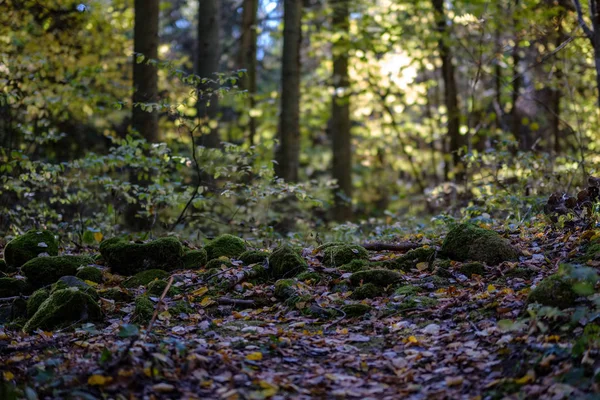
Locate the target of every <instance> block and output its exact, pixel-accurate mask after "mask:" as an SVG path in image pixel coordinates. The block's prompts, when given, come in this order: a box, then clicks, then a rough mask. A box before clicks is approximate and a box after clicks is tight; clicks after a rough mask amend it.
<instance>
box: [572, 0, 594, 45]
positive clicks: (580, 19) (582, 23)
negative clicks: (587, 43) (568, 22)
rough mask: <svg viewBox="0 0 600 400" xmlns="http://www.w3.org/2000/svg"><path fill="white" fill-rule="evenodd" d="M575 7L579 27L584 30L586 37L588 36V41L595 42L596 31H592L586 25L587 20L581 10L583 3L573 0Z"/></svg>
mask: <svg viewBox="0 0 600 400" xmlns="http://www.w3.org/2000/svg"><path fill="white" fill-rule="evenodd" d="M573 5H574V6H575V9H576V10H577V21H578V22H579V26H581V29H583V32H584V33H585V36H587V38H588V39H590V40H592V41H593V40H594V31H592V30H591V29H590V27H589V26H588V25H587V24H586V23H585V20H584V19H583V11H582V10H581V2H580V1H579V0H573Z"/></svg>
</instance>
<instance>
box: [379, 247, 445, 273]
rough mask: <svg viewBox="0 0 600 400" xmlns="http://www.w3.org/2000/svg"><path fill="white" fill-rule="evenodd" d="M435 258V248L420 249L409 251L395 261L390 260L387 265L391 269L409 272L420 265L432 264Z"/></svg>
mask: <svg viewBox="0 0 600 400" xmlns="http://www.w3.org/2000/svg"><path fill="white" fill-rule="evenodd" d="M434 256H435V249H434V248H432V247H420V248H418V249H414V250H410V251H408V252H407V253H406V254H404V255H402V256H400V257H398V258H396V259H395V260H390V261H388V262H387V263H386V264H388V265H389V268H394V269H400V270H402V271H409V270H411V269H413V268H415V267H416V265H417V264H418V263H422V262H432V261H433V258H434Z"/></svg>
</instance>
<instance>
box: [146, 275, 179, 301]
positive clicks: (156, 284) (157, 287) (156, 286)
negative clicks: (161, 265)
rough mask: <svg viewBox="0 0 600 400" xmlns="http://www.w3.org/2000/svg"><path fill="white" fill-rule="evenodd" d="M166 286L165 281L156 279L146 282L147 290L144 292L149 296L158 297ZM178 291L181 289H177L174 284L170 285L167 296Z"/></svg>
mask: <svg viewBox="0 0 600 400" xmlns="http://www.w3.org/2000/svg"><path fill="white" fill-rule="evenodd" d="M166 287H167V281H164V280H162V279H157V280H154V281H152V282H150V283H149V284H148V290H147V291H146V293H147V294H148V295H149V296H154V297H160V296H161V295H162V293H163V291H164V290H165V288H166ZM180 293H181V290H179V289H178V288H176V287H175V286H171V287H170V288H169V291H168V292H167V296H175V295H177V294H180Z"/></svg>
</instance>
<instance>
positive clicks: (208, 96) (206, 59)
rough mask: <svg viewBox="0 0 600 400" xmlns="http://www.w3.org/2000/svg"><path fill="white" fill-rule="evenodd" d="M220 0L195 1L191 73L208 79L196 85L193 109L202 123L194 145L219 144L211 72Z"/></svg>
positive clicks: (216, 56) (217, 47) (217, 51)
mask: <svg viewBox="0 0 600 400" xmlns="http://www.w3.org/2000/svg"><path fill="white" fill-rule="evenodd" d="M219 3H220V0H198V7H199V8H198V38H197V40H198V42H197V45H198V48H197V55H196V65H195V71H196V72H195V73H196V75H198V76H199V77H201V78H207V79H209V80H211V81H209V82H206V83H204V84H200V85H199V86H198V100H197V102H196V109H197V110H198V118H199V119H200V122H201V124H202V130H201V131H202V133H203V135H202V137H201V139H200V140H199V141H198V144H200V145H202V146H205V147H210V148H217V147H219V146H220V143H221V141H220V138H219V128H218V124H217V117H218V113H219V97H218V96H217V93H216V90H218V89H219V84H218V82H214V81H215V80H216V76H215V75H214V74H215V72H219V69H220V68H219V60H220V58H221V35H220V20H221V18H220V7H219Z"/></svg>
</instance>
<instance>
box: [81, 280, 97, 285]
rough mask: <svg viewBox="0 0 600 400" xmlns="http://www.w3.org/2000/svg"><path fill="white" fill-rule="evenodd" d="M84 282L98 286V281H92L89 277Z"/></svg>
mask: <svg viewBox="0 0 600 400" xmlns="http://www.w3.org/2000/svg"><path fill="white" fill-rule="evenodd" d="M84 282H85V283H87V284H88V285H90V286H98V283H96V282H92V281H88V280H87V279H86V280H85V281H84Z"/></svg>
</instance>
